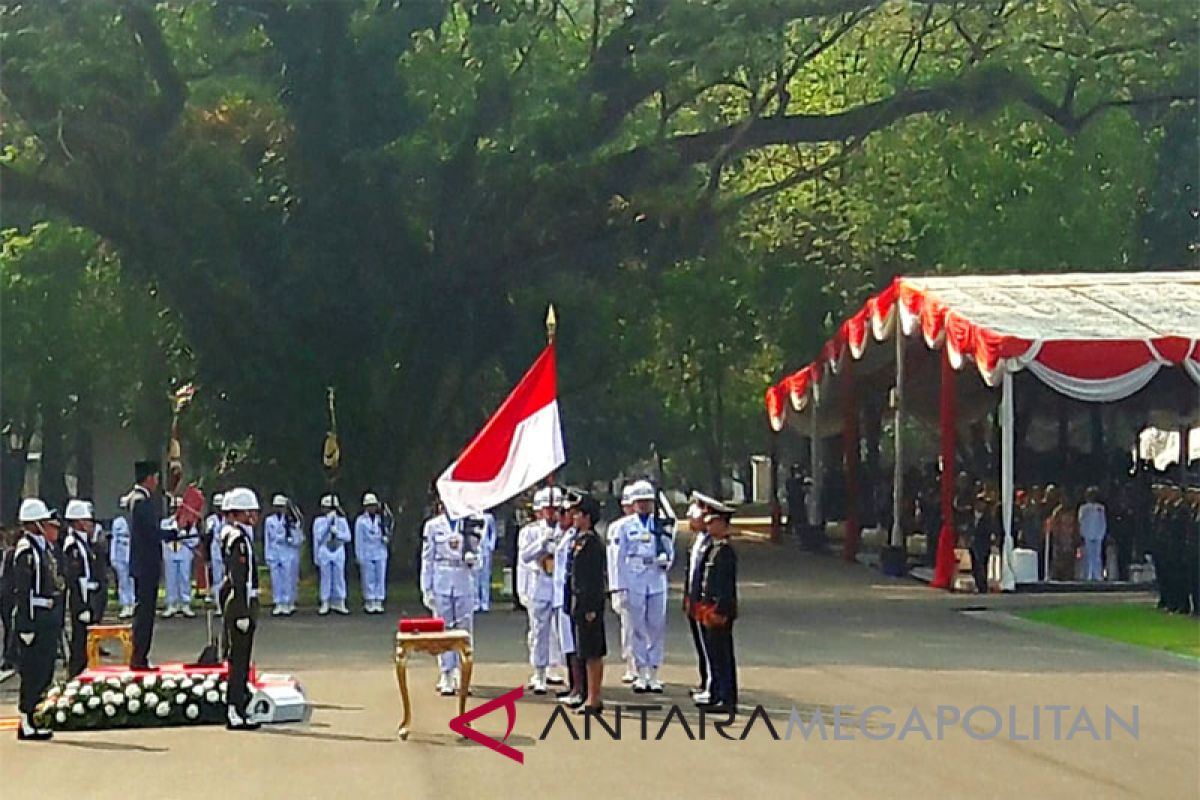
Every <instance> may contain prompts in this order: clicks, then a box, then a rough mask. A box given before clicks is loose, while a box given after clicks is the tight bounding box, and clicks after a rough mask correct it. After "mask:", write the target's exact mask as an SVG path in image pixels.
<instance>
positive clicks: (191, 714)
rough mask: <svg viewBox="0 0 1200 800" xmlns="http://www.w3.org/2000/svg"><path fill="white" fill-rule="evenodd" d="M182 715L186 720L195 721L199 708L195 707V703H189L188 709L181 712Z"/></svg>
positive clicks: (198, 714)
mask: <svg viewBox="0 0 1200 800" xmlns="http://www.w3.org/2000/svg"><path fill="white" fill-rule="evenodd" d="M183 715H184V716H185V717H187V718H188V719H196V718H197V717H199V716H200V706H198V705H196V704H195V703H190V704H189V705H188V707H187V708H185V709H184V710H183Z"/></svg>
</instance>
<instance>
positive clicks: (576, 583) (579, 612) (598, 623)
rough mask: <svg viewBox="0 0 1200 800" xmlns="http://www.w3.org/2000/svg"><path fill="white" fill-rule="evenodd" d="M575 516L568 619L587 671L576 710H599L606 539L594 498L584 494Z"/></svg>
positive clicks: (576, 646)
mask: <svg viewBox="0 0 1200 800" xmlns="http://www.w3.org/2000/svg"><path fill="white" fill-rule="evenodd" d="M572 513H573V515H574V519H575V530H576V534H575V542H574V544H573V545H572V547H573V553H572V556H571V573H570V582H571V584H570V592H569V594H568V598H567V603H568V604H569V608H568V609H567V610H568V613H569V614H570V615H571V622H572V624H573V625H574V626H575V655H576V658H578V659H579V661H580V662H581V663H582V664H583V667H584V670H585V672H586V674H587V680H586V681H584V683H585V684H586V686H587V699H586V700H585V702H584V704H583V705H582V706H580V707H579V708H578V709H577V711H576V713H579V714H586V713H587V712H588V711H591V712H593V713H596V714H598V713H600V712H601V711H603V710H604V703H603V702H602V701H601V699H600V693H601V689H602V687H603V684H604V656H605V655H607V654H608V648H607V645H606V642H605V637H604V600H605V595H606V593H607V588H608V582H607V581H606V580H605V577H604V569H605V565H606V563H607V549H606V546H605V542H604V540H603V539H601V538H600V534H598V533H597V532H596V523H597V522H599V521H600V504H599V503H597V502H596V500H595V498H592V497H583V498H581V499H580V500H579V501H578V502H577V503H576V504H575V506H574V507H573V508H572Z"/></svg>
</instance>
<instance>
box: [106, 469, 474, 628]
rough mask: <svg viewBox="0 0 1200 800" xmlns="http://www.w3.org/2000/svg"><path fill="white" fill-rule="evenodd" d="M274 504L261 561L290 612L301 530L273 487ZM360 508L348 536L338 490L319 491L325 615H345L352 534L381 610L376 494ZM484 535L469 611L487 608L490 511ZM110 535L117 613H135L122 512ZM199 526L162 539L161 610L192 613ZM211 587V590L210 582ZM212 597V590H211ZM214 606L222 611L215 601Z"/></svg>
mask: <svg viewBox="0 0 1200 800" xmlns="http://www.w3.org/2000/svg"><path fill="white" fill-rule="evenodd" d="M221 501H222V495H221V494H219V493H218V494H216V495H214V496H213V498H212V507H213V508H214V509H215V510H214V511H213V513H212V514H210V515H209V516H208V518H207V519H206V520H205V523H204V524H205V528H206V530H207V532H208V533H209V534H210V536H209V537H208V538H209V540H210V542H211V545H210V550H209V552H208V553H206V554H205V555H206V556H207V559H208V563H209V565H210V569H211V576H210V582H209V585H210V587H217V586H220V585H221V580H222V579H223V578H224V575H225V565H224V562H223V560H222V558H221V549H220V536H219V535H218V534H219V532H220V530H221V527H222V526H223V525H224V524H225V515H224V513H223V512H222V511H220V508H221ZM271 505H272V510H271V513H270V514H269V515H267V516H266V517H265V518H264V519H263V541H264V550H265V552H264V556H265V559H264V560H265V562H266V564H267V566H268V567H269V569H270V571H271V592H272V600H273V602H274V607H273V608H272V610H271V614H272V615H273V616H288V615H291V614H293V613H295V611H296V600H297V590H298V586H299V581H300V549H301V544H302V542H303V538H304V534H303V532H302V531H301V530H300V522H299V520H297V519H296V518H295V517H294V516H293V515H292V514H291V513H290V511H289V501H288V498H287V497H286V496H284V495H282V494H277V495H275V496H274V498H272V501H271ZM126 506H127V498H121V508H122V509H124V508H126ZM362 506H363V511H362V513H361V514H359V515H358V517H357V519H355V521H354V535H353V537H352V536H351V534H350V525H349V522H348V521H347V519H346V516H345V514H344V513H343V512H342V509H341V507H340V504H339V503H338V499H337V495H334V494H327V495H325V496H324V497H322V498H321V509H322V513H321V514H320V515H319V516H317V517H315V518H314V519H313V521H312V552H313V561H314V563H315V564H316V566H317V571H318V573H319V576H320V591H319V594H320V602H321V605H320V607H319V608H318V610H317V613H318V614H321V615H326V614H328V613H329V612H330V611H331V610H332V611H334V612H337V613H339V614H349V613H350V610H349V609H348V608H347V607H346V596H347V592H346V545H347V544H348V543H350V542H351V541H353V545H354V558H355V561H356V562H357V563H358V566H359V576H360V579H361V581H362V596H363V610H364V611H365V612H366V613H368V614H382V613H383V611H384V602H385V601H386V600H387V562H388V547H389V536H388V533H387V531H386V529H385V527H384V524H383V517H382V515H381V514H380V503H379V498H378V497H376V496H375V495H374V494H373V493H371V492H367V493H366V494H365V495H363V498H362ZM480 528H481V532H482V534H483V535H482V537H481V539H480V542H479V547H478V555H477V557H476V558H475V560H474V569H473V570H472V575H471V587H472V588H471V591H472V592H473V594H472V597H473V598H474V599H473V602H474V604H475V605H474V608H473V609H472V610H481V611H487V610H489V609H490V607H491V567H492V553H493V552H494V551H495V548H496V522H495V519H494V518H493V517H492V516H491V515H490V514H487V515H482V517H481V518H480ZM112 534H113V535H112V541H111V543H110V545H109V560H110V562H111V563H112V566H113V570H114V571H115V572H116V574H117V579H118V588H117V591H118V599H119V601H120V606H121V608H120V614H119V616H120V617H121V618H128V617H130V616H132V615H133V602H134V596H133V579H132V578H131V577H130V574H129V536H130V532H129V522H128V520H127V519H126V517H125V516H124V514H122V515H121V516H118V517H117V518H116V519H114V520H113V531H112ZM200 542H201V537H200V532H199V529H198V528H197V527H196V526H193V527H192V529H191V535H190V536H185V537H182V538H181V539H180V540H178V541H173V542H167V543H164V544H163V567H164V570H163V572H164V574H165V577H166V581H165V582H166V607H165V608H164V610H163V616H164V617H172V616H174V615H175V614H177V613H178V614H182V615H183V616H185V617H194V616H195V612H194V611H192V608H191V604H192V573H193V563H192V562H193V556H194V551H195V550H196V549H198V548H199V547H200ZM210 591H211V592H215V591H216V589H215V588H213V589H210ZM210 599H213V596H212V595H210ZM217 612H218V613H220V608H219V607H218V609H217Z"/></svg>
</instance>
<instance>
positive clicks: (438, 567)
mask: <svg viewBox="0 0 1200 800" xmlns="http://www.w3.org/2000/svg"><path fill="white" fill-rule="evenodd" d="M471 536H472V534H471V532H470V531H469V530H468V520H467V519H450V517H449V516H448V515H446V514H445V513H443V506H442V504H441V503H440V502H439V503H438V513H437V516H434V517H430V518H429V519H428V520H427V521H426V522H425V529H424V531H423V532H422V534H421V598H422V603H423V604H424V606H425V607H426V608H428V609H429V610H430V611H432V612H433V613H435V614H437V615H438V616H439V617H441V618H442V619H443V620H445V622H446V628H447V630H464V631H466V632H467V633H472V632H473V630H474V625H475V576H474V572H473V570H474V567H475V560H476V554H475V548H476V546H477V542H478V540H476V541H474V542H473V541H471ZM439 660H440V662H441V675H440V676H439V677H438V682H437V691H438V692H439V693H440V694H443V695H447V696H449V695H453V694H457V693H458V686H459V680H460V677H459V665H458V653H442V655H441V656H439Z"/></svg>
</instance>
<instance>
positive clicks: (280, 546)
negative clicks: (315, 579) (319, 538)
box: [263, 494, 300, 617]
mask: <svg viewBox="0 0 1200 800" xmlns="http://www.w3.org/2000/svg"><path fill="white" fill-rule="evenodd" d="M271 507H272V509H273V513H272V514H271V515H270V516H268V517H267V518H266V519H265V520H263V542H264V547H265V549H266V556H267V566H268V567H269V568H270V570H271V600H272V601H273V602H274V607H272V609H271V616H273V617H279V616H287V615H290V614H293V613H295V611H296V584H295V582H294V581H293V580H292V566H293V561H294V562H295V565H296V566H299V563H300V533H299V532H298V531H296V530H295V528H296V523H295V522H294V521H293V520H292V518H291V516H290V515H289V514H288V499H287V497H285V496H284V495H281V494H277V495H275V497H273V498H272V499H271Z"/></svg>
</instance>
